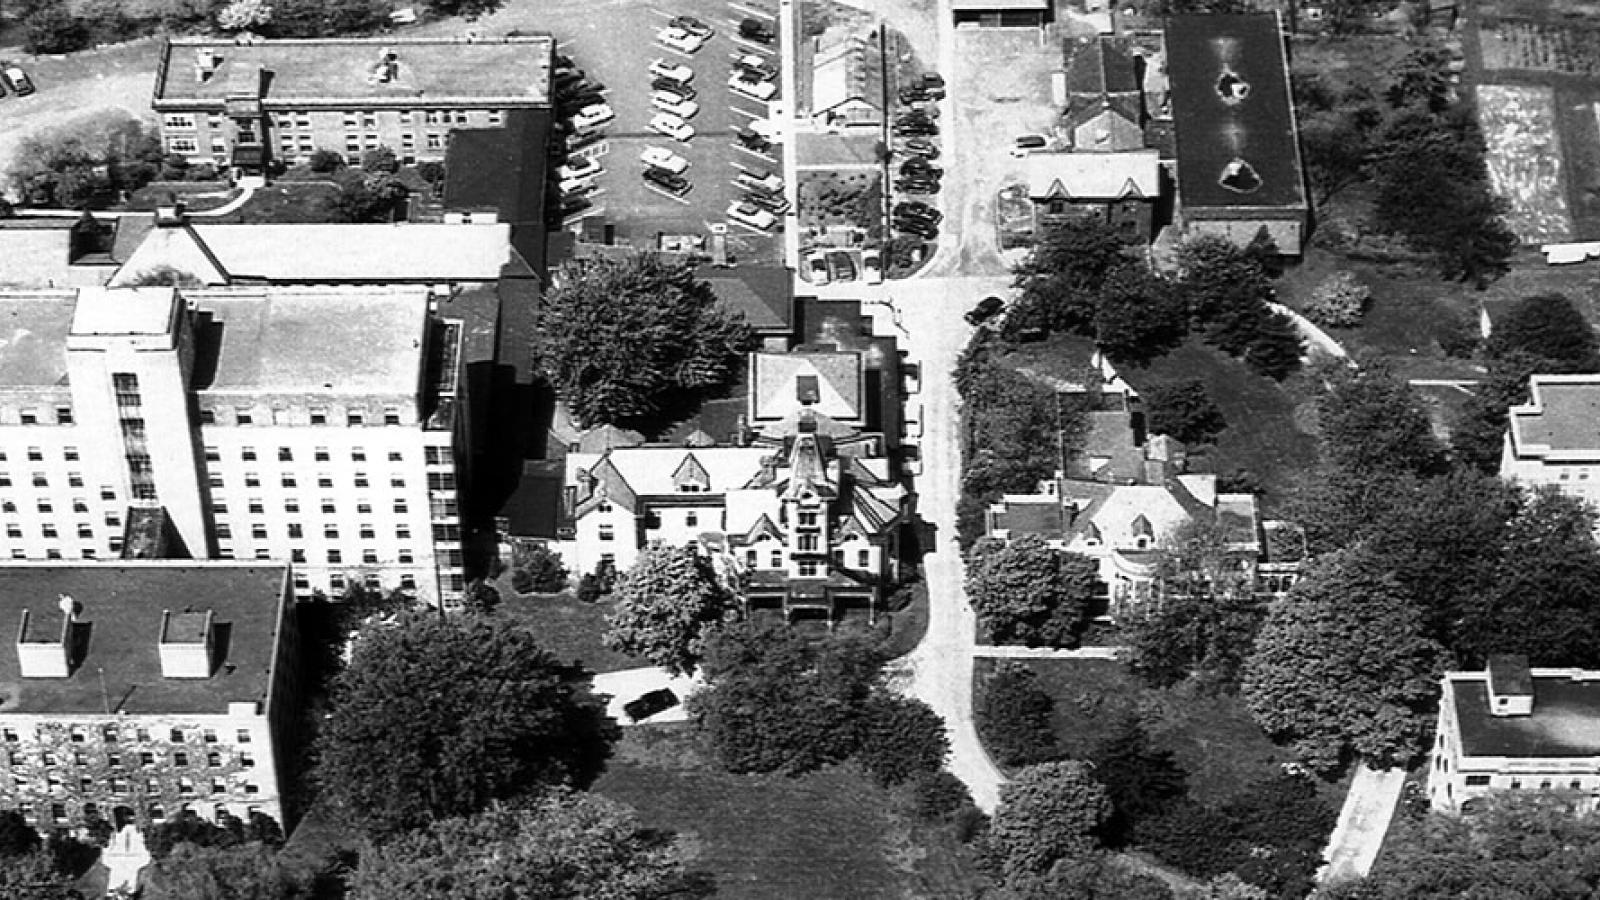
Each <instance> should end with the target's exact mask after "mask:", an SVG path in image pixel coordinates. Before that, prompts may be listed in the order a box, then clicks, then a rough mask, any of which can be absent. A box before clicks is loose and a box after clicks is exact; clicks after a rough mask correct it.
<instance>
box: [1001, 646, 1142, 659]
mask: <svg viewBox="0 0 1600 900" xmlns="http://www.w3.org/2000/svg"><path fill="white" fill-rule="evenodd" d="M1126 652H1127V648H1125V647H1077V648H1075V649H1072V650H1058V649H1056V648H1054V647H1002V646H997V645H994V644H979V645H978V646H976V647H973V648H972V655H973V656H978V657H988V658H990V659H1121V658H1122V655H1123V654H1124V653H1126Z"/></svg>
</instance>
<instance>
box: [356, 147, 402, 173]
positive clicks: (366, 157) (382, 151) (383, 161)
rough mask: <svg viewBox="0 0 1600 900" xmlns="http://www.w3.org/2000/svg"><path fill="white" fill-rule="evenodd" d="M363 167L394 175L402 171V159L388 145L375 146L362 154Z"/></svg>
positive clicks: (369, 170)
mask: <svg viewBox="0 0 1600 900" xmlns="http://www.w3.org/2000/svg"><path fill="white" fill-rule="evenodd" d="M361 168H363V169H366V170H367V171H368V172H385V173H387V174H390V175H393V174H394V173H396V172H398V171H400V160H399V158H398V157H396V156H395V155H394V151H393V150H390V149H389V148H388V147H374V148H372V149H371V150H368V151H366V152H365V153H363V154H361Z"/></svg>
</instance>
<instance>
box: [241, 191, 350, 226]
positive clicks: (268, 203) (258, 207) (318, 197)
mask: <svg viewBox="0 0 1600 900" xmlns="http://www.w3.org/2000/svg"><path fill="white" fill-rule="evenodd" d="M338 193H339V188H338V187H337V186H335V185H333V184H329V183H327V182H321V181H312V182H280V183H278V184H273V185H269V186H267V187H264V188H261V189H260V190H258V191H256V192H255V194H253V195H252V196H251V197H250V199H249V200H247V201H246V202H245V204H244V206H241V207H239V209H237V210H235V211H234V212H231V213H229V214H228V215H225V216H218V217H217V218H215V219H212V220H210V221H212V222H217V223H258V222H286V223H304V222H330V221H332V218H331V217H330V216H329V214H328V209H327V202H328V201H330V200H332V199H333V198H334V196H335V195H337V194H338Z"/></svg>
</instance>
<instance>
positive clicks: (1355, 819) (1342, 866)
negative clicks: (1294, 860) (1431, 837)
mask: <svg viewBox="0 0 1600 900" xmlns="http://www.w3.org/2000/svg"><path fill="white" fill-rule="evenodd" d="M1405 784H1406V770H1405V769H1399V768H1396V769H1374V768H1371V767H1370V766H1367V765H1366V764H1362V766H1361V768H1359V769H1357V770H1356V777H1355V780H1353V781H1351V782H1350V793H1348V794H1346V795H1345V798H1344V807H1343V808H1342V809H1340V810H1339V822H1338V824H1336V825H1334V826H1333V834H1331V835H1329V836H1328V848H1327V849H1326V850H1324V851H1323V852H1322V858H1323V860H1324V863H1325V864H1324V865H1323V867H1322V869H1321V870H1319V871H1318V872H1317V880H1318V881H1319V882H1321V883H1322V884H1336V883H1338V882H1340V881H1348V880H1350V879H1353V878H1361V877H1363V876H1365V875H1366V874H1367V873H1368V872H1371V871H1372V864H1373V863H1374V862H1376V861H1377V859H1378V851H1379V850H1381V849H1382V848H1383V836H1384V835H1385V834H1387V833H1388V831H1389V822H1390V820H1392V819H1393V818H1394V811H1395V809H1396V807H1398V806H1399V804H1400V794H1401V792H1402V791H1403V790H1404V788H1405Z"/></svg>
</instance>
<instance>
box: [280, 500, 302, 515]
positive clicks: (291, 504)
mask: <svg viewBox="0 0 1600 900" xmlns="http://www.w3.org/2000/svg"><path fill="white" fill-rule="evenodd" d="M283 511H284V512H286V513H290V514H293V513H298V512H299V511H300V501H299V500H292V499H291V500H285V501H283Z"/></svg>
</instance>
